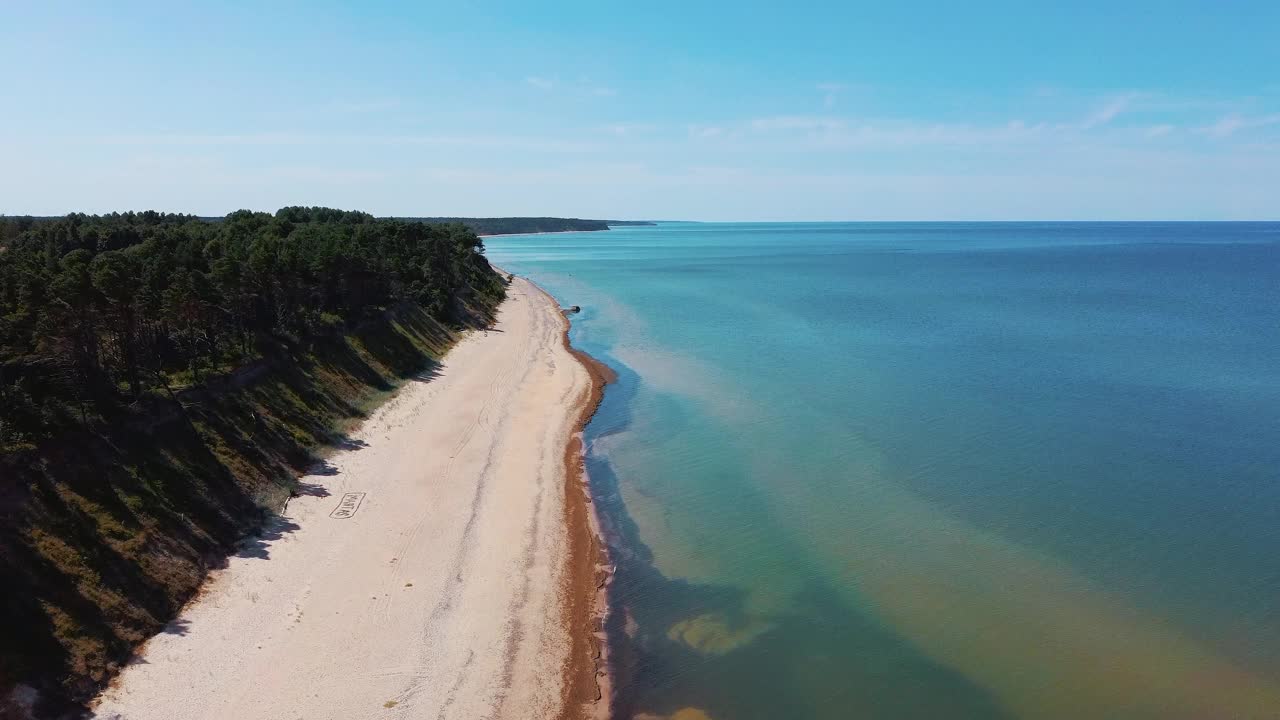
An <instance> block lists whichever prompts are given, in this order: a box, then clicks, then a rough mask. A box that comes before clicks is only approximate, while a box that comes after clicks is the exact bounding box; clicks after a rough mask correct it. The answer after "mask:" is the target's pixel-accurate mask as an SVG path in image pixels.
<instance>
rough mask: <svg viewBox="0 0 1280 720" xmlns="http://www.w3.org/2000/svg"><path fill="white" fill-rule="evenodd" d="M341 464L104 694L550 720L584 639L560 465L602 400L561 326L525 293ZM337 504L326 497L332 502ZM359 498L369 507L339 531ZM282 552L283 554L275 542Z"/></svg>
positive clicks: (127, 702) (277, 718)
mask: <svg viewBox="0 0 1280 720" xmlns="http://www.w3.org/2000/svg"><path fill="white" fill-rule="evenodd" d="M509 294H510V297H509V299H508V300H507V301H506V302H505V303H504V304H503V306H502V308H501V310H500V315H499V321H498V324H497V330H500V331H501V332H494V331H490V332H475V333H473V334H471V335H470V336H469V337H468V338H466V339H465V340H463V341H462V342H461V343H459V344H458V345H457V346H456V347H454V349H453V350H451V351H450V352H449V354H448V356H447V357H446V359H445V363H444V367H443V368H442V370H443V374H442V375H441V376H439V377H437V378H435V379H433V380H431V381H430V382H412V383H410V384H409V385H408V386H406V387H405V388H403V389H402V390H401V391H400V393H399V394H398V395H397V396H396V397H395V398H394V399H393V400H392V401H391V402H390V403H388V404H387V405H385V406H383V407H382V408H380V409H379V410H378V412H377V413H376V414H375V415H374V416H373V417H372V418H370V420H368V421H367V422H366V423H365V424H364V426H363V428H362V429H361V430H360V432H359V433H358V434H357V435H356V436H355V437H356V439H357V440H358V441H363V442H365V443H367V444H368V445H367V446H366V447H363V448H361V449H356V450H349V451H344V452H342V453H340V454H338V455H337V456H335V457H333V458H331V464H332V466H333V469H334V470H336V474H322V475H313V476H309V477H306V478H304V479H303V482H305V483H312V484H314V485H315V486H317V487H318V491H317V492H315V493H314V494H312V495H307V496H303V497H298V498H294V499H293V500H292V501H290V503H289V505H288V508H287V509H286V510H285V512H284V517H283V518H282V520H281V521H280V524H281V527H280V528H278V530H280V531H282V532H276V533H269V534H268V535H267V536H266V537H264V538H263V539H262V540H260V541H258V542H256V543H253V544H252V545H251V546H250V547H248V548H246V550H245V552H242V553H241V554H240V555H238V556H236V557H233V558H231V561H230V565H229V567H227V568H226V569H225V570H222V571H219V572H217V573H215V574H214V576H213V577H212V578H211V579H210V581H209V582H208V584H207V585H206V587H205V589H204V591H203V593H202V594H201V596H200V598H199V599H198V600H197V601H195V602H193V603H192V604H191V605H190V606H188V607H187V608H186V610H185V611H184V612H183V613H182V616H181V617H180V618H179V619H178V620H177V621H176V622H175V623H174V624H173V625H171V626H170V628H169V629H168V630H167V631H166V632H165V633H162V634H161V635H158V636H156V637H155V638H153V639H152V640H151V641H150V642H149V643H148V644H147V646H146V647H145V649H144V651H143V653H142V657H141V659H140V660H139V661H138V662H136V663H135V664H132V665H130V667H128V668H127V669H126V670H125V671H124V672H123V673H122V675H121V676H120V677H119V678H118V680H117V681H116V682H115V683H114V684H113V686H112V687H111V688H110V689H109V690H108V691H107V692H105V693H104V694H103V696H102V697H101V698H100V699H99V705H98V707H97V710H96V713H97V714H96V717H99V718H117V717H118V718H124V719H126V720H149V719H151V718H175V719H176V718H183V719H184V720H185V719H189V718H190V719H197V718H205V719H207V720H215V719H216V720H232V719H236V720H250V719H252V718H263V719H268V718H269V719H270V720H294V719H295V718H304V719H305V720H313V719H319V718H344V719H345V718H388V719H394V718H520V719H522V720H523V719H531V718H544V717H552V716H554V715H556V714H557V713H558V712H559V711H560V709H561V707H560V706H561V694H562V686H563V682H564V678H563V672H562V668H563V665H564V663H565V661H566V658H567V653H568V649H569V638H568V635H567V631H566V628H565V627H564V623H563V617H562V614H561V607H562V606H561V602H562V598H563V595H562V592H563V590H564V588H562V587H561V586H562V585H563V583H564V582H565V576H564V565H565V560H566V551H567V543H568V534H567V528H566V527H565V523H564V497H565V492H564V486H563V483H564V482H565V478H564V451H565V444H566V442H567V441H568V440H569V438H570V435H571V433H572V432H573V429H574V428H573V425H574V421H575V420H576V418H577V415H578V407H579V405H580V404H581V403H582V402H583V401H584V400H585V398H586V397H587V394H588V392H589V389H590V379H589V377H588V375H587V372H586V370H585V369H584V368H583V367H582V365H580V364H579V363H578V361H577V360H575V359H574V358H573V357H572V356H571V355H570V354H569V353H568V352H567V351H566V350H565V348H564V347H563V344H562V342H561V334H562V332H563V330H564V323H565V320H564V318H563V316H562V315H561V314H560V312H559V308H558V307H557V306H556V305H555V303H554V301H552V300H551V298H549V297H548V296H547V295H545V294H544V293H542V292H541V291H540V290H538V289H537V288H536V287H535V286H533V285H531V284H530V283H528V282H527V281H524V280H522V279H519V278H517V279H516V280H515V282H514V284H513V285H512V286H511V288H510V291H509ZM326 492H327V493H328V494H327V496H324V497H319V496H318V495H321V494H324V493H326ZM345 493H365V496H364V498H363V500H362V501H361V502H360V505H359V508H358V509H357V510H356V512H355V513H354V515H351V516H350V517H349V518H347V519H335V518H333V517H331V513H333V512H334V511H335V510H337V509H338V508H339V504H340V502H341V501H342V500H343V497H344V494H345ZM273 537H274V539H273Z"/></svg>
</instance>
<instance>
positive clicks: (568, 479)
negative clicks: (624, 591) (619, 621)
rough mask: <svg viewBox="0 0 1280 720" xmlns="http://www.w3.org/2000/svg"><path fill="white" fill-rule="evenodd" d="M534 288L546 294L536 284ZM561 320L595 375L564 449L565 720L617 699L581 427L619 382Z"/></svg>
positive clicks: (602, 561) (602, 555) (601, 710)
mask: <svg viewBox="0 0 1280 720" xmlns="http://www.w3.org/2000/svg"><path fill="white" fill-rule="evenodd" d="M534 287H536V288H538V290H539V291H541V292H543V293H546V291H545V290H543V289H542V288H541V287H539V286H538V285H537V284H536V283H535V284H534ZM546 294H547V295H548V297H551V296H550V294H549V293H546ZM553 299H554V298H553ZM562 322H563V323H564V333H563V335H562V339H563V342H564V347H565V349H566V350H568V351H569V353H570V354H571V355H573V356H574V357H575V358H577V360H578V362H580V363H582V365H583V367H584V368H586V371H587V374H588V375H589V376H590V377H591V389H590V391H589V394H588V396H587V398H586V400H585V402H584V403H583V404H582V406H581V408H580V410H579V415H578V421H577V424H576V428H575V431H574V433H573V435H572V436H571V437H570V439H569V442H568V444H567V445H566V446H565V449H564V468H565V484H564V492H565V503H564V512H565V523H566V525H567V527H568V532H569V557H568V561H567V571H568V578H567V581H568V582H567V583H566V586H565V591H566V593H567V597H566V602H565V603H564V622H565V629H566V630H567V632H568V636H569V638H570V643H571V648H570V653H569V660H568V666H567V667H566V668H565V682H564V699H563V702H562V706H561V707H562V709H561V714H560V719H561V720H578V719H579V718H591V719H592V720H604V719H605V718H608V717H609V716H610V714H611V711H612V702H613V692H612V678H611V676H610V673H609V654H608V653H609V650H608V645H607V642H606V635H605V629H604V623H605V618H606V616H607V615H608V587H609V583H610V582H611V581H612V579H613V570H612V565H611V563H610V562H609V555H608V550H607V548H606V546H605V543H604V540H603V537H602V536H601V533H600V523H599V519H598V518H597V517H596V515H595V513H596V510H595V504H594V503H593V502H592V499H591V489H590V487H589V486H588V479H587V473H586V465H585V459H584V456H583V452H584V448H583V444H582V431H583V429H584V428H585V427H586V426H587V423H588V422H590V421H591V418H592V416H594V415H595V412H596V409H597V408H599V407H600V402H601V400H603V398H604V388H605V385H608V384H609V383H612V382H614V381H616V380H617V374H616V373H615V372H614V371H613V369H612V368H610V367H609V366H608V365H606V364H604V363H603V362H600V361H599V360H597V359H596V358H594V357H592V356H591V355H589V354H587V353H586V352H584V351H582V350H579V349H577V348H575V347H573V346H572V344H571V343H570V341H569V320H568V318H567V317H565V318H563V320H562Z"/></svg>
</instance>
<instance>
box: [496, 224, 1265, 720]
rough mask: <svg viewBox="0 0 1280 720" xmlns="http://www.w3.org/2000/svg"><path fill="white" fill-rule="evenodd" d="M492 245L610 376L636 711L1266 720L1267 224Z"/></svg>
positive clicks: (904, 227) (592, 464) (908, 228)
mask: <svg viewBox="0 0 1280 720" xmlns="http://www.w3.org/2000/svg"><path fill="white" fill-rule="evenodd" d="M486 243H487V245H488V248H489V254H490V256H491V257H492V258H493V260H494V261H495V262H497V263H498V264H500V265H502V266H503V267H504V268H506V269H508V270H510V271H512V272H516V273H519V274H522V275H527V276H528V277H530V278H532V279H534V280H535V281H537V282H539V283H540V284H542V285H543V286H544V287H545V288H547V289H548V290H549V291H550V292H552V293H553V294H554V295H555V296H556V297H557V298H559V299H560V300H561V301H562V302H563V303H565V304H576V305H581V306H582V307H583V312H582V314H581V315H578V316H575V317H574V324H573V331H572V336H573V340H574V343H575V344H576V345H578V346H579V347H582V348H583V349H585V350H587V351H588V352H590V353H592V354H593V355H596V356H597V357H600V358H601V359H603V360H604V361H606V362H608V363H609V364H610V365H612V366H613V367H614V368H615V369H617V370H618V372H619V376H620V379H619V382H618V383H617V384H616V385H614V386H611V387H610V388H609V390H608V392H607V393H606V396H605V401H604V403H603V405H602V407H601V410H600V412H599V414H598V415H597V416H596V418H595V419H594V420H593V421H592V423H591V425H590V426H589V428H588V432H587V439H588V442H589V453H588V469H589V471H590V473H591V476H592V485H593V492H594V493H595V494H596V497H597V499H598V502H599V504H600V506H601V507H602V509H603V510H604V514H605V519H606V521H607V525H608V526H609V529H610V544H611V546H612V548H611V549H612V550H613V552H614V555H615V557H616V558H617V559H618V561H619V573H618V577H617V580H616V582H615V585H614V596H613V604H614V608H615V612H614V620H615V622H614V627H613V628H612V631H613V632H614V634H615V635H616V643H615V644H616V647H617V649H618V650H617V653H618V658H619V660H620V662H621V665H622V667H621V668H620V671H621V679H622V683H623V687H622V692H623V696H622V697H623V700H624V705H625V707H624V708H623V710H625V711H626V712H627V713H631V712H635V713H650V714H653V715H659V716H671V715H673V714H675V713H676V712H677V711H679V710H681V709H685V708H696V709H698V710H700V711H701V712H703V713H705V715H706V716H708V717H711V718H716V719H717V720H727V719H741V718H886V719H887V718H895V719H897V718H943V719H945V718H1082V717H1089V718H1209V717H1213V718H1217V717H1224V718H1225V717H1231V718H1253V717H1257V718H1263V717H1280V482H1278V481H1280V362H1278V361H1280V224H1275V223H1270V224H1268V223H1221V224H1219V223H1206V224H1196V223H1175V224H1159V223H1151V224H1148V223H1124V224H1109V223H1000V224H990V223H978V224H968V223H931V224H892V223H891V224H870V223H865V224H864V223H822V224H817V223H815V224H681V223H672V224H663V225H661V226H658V227H656V228H625V229H617V230H613V231H610V232H608V233H582V234H565V235H546V236H513V237H500V238H490V239H488V240H486ZM688 716H690V714H689V713H686V715H685V716H682V717H688Z"/></svg>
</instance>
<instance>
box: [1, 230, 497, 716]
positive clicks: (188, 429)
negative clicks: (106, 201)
mask: <svg viewBox="0 0 1280 720" xmlns="http://www.w3.org/2000/svg"><path fill="white" fill-rule="evenodd" d="M482 249H483V246H482V244H481V241H480V240H479V238H477V237H476V236H475V234H474V233H473V232H471V231H470V230H468V229H466V228H465V227H463V226H461V225H457V224H452V225H424V224H421V223H414V222H406V221H399V220H377V219H374V218H373V217H372V216H369V215H366V214H363V213H354V212H343V211H338V210H328V209H323V208H285V209H283V210H281V211H279V212H278V213H276V214H275V215H274V216H273V215H269V214H264V213H251V212H237V213H233V214H231V215H229V216H228V217H227V218H226V219H225V220H223V221H221V222H216V223H210V222H206V221H202V220H200V219H198V218H194V217H190V216H179V215H164V214H159V213H141V214H133V213H129V214H123V215H119V214H117V215H109V216H96V217H89V216H84V215H71V216H68V217H66V218H62V219H57V220H49V221H39V222H33V221H30V220H26V219H8V220H0V586H3V587H4V588H5V592H4V594H3V597H2V598H0V613H3V616H4V617H5V619H6V623H7V628H8V629H7V630H6V633H5V635H4V639H3V641H0V716H3V715H4V707H3V706H4V704H5V701H6V699H8V700H10V701H12V700H22V699H23V697H25V696H27V695H33V696H34V695H36V694H38V697H39V700H38V701H37V704H38V705H39V709H40V710H41V712H42V713H44V714H49V713H59V712H62V711H65V710H66V709H68V708H75V707H76V705H77V704H78V703H80V702H83V701H85V700H86V699H87V698H89V697H91V695H92V693H93V692H94V690H95V689H96V688H98V687H99V686H100V685H101V683H102V682H104V681H105V680H106V679H107V678H109V677H110V676H111V675H112V674H113V673H114V672H115V670H116V669H117V668H118V667H119V665H120V664H121V663H123V662H124V661H125V660H127V658H128V657H129V655H130V653H131V652H132V651H133V649H134V648H135V647H136V646H137V645H138V644H139V643H140V642H142V641H143V640H145V639H146V638H147V637H149V636H150V635H152V634H154V633H155V632H157V631H159V630H160V629H161V628H163V627H164V625H165V623H167V622H168V621H169V620H170V619H172V618H173V617H174V615H175V614H176V613H177V611H178V610H179V609H180V608H181V606H182V604H183V603H185V602H186V600H188V599H189V598H190V597H191V595H192V594H193V593H194V592H195V590H196V589H197V588H198V586H199V584H200V582H201V580H202V579H203V578H204V576H205V574H206V573H207V571H208V570H209V569H210V568H212V567H216V566H217V565H218V564H219V563H220V562H222V560H223V558H224V557H225V556H226V554H227V553H228V552H240V553H250V554H254V553H263V552H265V550H264V545H263V543H262V542H260V541H249V542H248V543H247V544H246V543H245V542H244V538H245V537H246V535H247V534H250V533H253V532H265V533H267V536H268V537H269V536H270V535H273V534H279V533H284V532H288V531H290V529H291V527H290V525H289V524H288V523H287V522H284V521H282V520H280V519H279V518H275V517H274V516H273V515H272V513H271V512H270V511H271V510H272V509H278V508H279V507H280V506H281V504H282V503H283V502H284V500H285V499H286V498H287V497H288V496H289V495H290V494H291V493H298V492H315V491H317V490H316V489H313V488H308V487H300V486H298V484H297V482H296V479H295V478H296V476H297V473H298V471H300V470H302V469H304V468H306V467H308V466H310V465H312V464H313V463H315V462H316V460H317V459H318V457H319V456H318V455H317V453H320V452H322V451H323V449H324V448H325V447H347V446H349V445H350V440H348V439H347V437H346V435H345V434H344V429H345V428H346V427H348V426H349V425H350V424H351V423H353V422H356V421H358V420H359V419H360V418H361V417H363V415H364V413H365V411H366V409H367V408H368V407H370V406H371V405H372V404H373V403H374V402H376V401H377V400H378V399H379V398H380V397H381V396H383V395H385V393H387V392H389V391H390V390H392V389H394V387H395V386H396V385H397V384H398V383H399V382H400V381H402V380H404V379H406V378H411V377H419V378H421V377H424V375H423V371H424V370H428V369H429V368H430V367H431V365H432V363H433V361H434V360H436V359H438V358H439V357H440V356H441V355H442V354H443V353H444V352H445V350H446V349H447V348H448V346H449V345H450V344H451V343H452V341H453V340H454V339H455V338H456V336H457V333H458V331H459V330H462V329H464V328H466V327H478V326H482V325H484V324H487V323H488V322H489V321H490V320H491V313H492V311H493V309H494V308H495V307H496V305H497V303H498V302H499V301H500V300H501V298H502V297H503V294H504V285H503V283H502V281H501V279H500V278H499V277H498V276H497V274H496V273H494V272H493V271H492V269H491V268H490V267H489V265H488V262H487V261H486V260H485V258H484V256H483V254H482V253H481V251H482ZM15 688H16V689H17V692H16V693H15ZM23 688H31V689H34V691H35V692H31V691H30V690H24V689H23Z"/></svg>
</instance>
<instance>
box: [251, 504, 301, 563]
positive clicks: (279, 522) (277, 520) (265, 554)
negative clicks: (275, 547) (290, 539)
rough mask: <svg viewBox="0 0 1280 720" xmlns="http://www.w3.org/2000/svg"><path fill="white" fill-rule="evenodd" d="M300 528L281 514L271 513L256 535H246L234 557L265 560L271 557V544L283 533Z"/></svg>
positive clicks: (283, 534)
mask: <svg viewBox="0 0 1280 720" xmlns="http://www.w3.org/2000/svg"><path fill="white" fill-rule="evenodd" d="M299 529H301V526H300V525H298V524H297V523H295V522H293V521H292V520H290V519H288V518H286V517H283V516H281V515H273V516H272V517H271V518H269V519H268V520H267V521H266V522H265V523H263V525H262V529H261V530H260V531H259V532H258V534H257V535H254V536H251V537H248V538H246V539H245V540H244V542H243V543H241V545H240V550H239V551H237V552H236V554H235V556H236V557H241V558H257V559H259V560H266V559H268V558H270V557H271V544H272V543H274V542H276V541H277V540H280V539H281V538H283V537H284V536H285V535H288V534H289V533H291V532H294V531H296V530H299Z"/></svg>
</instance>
